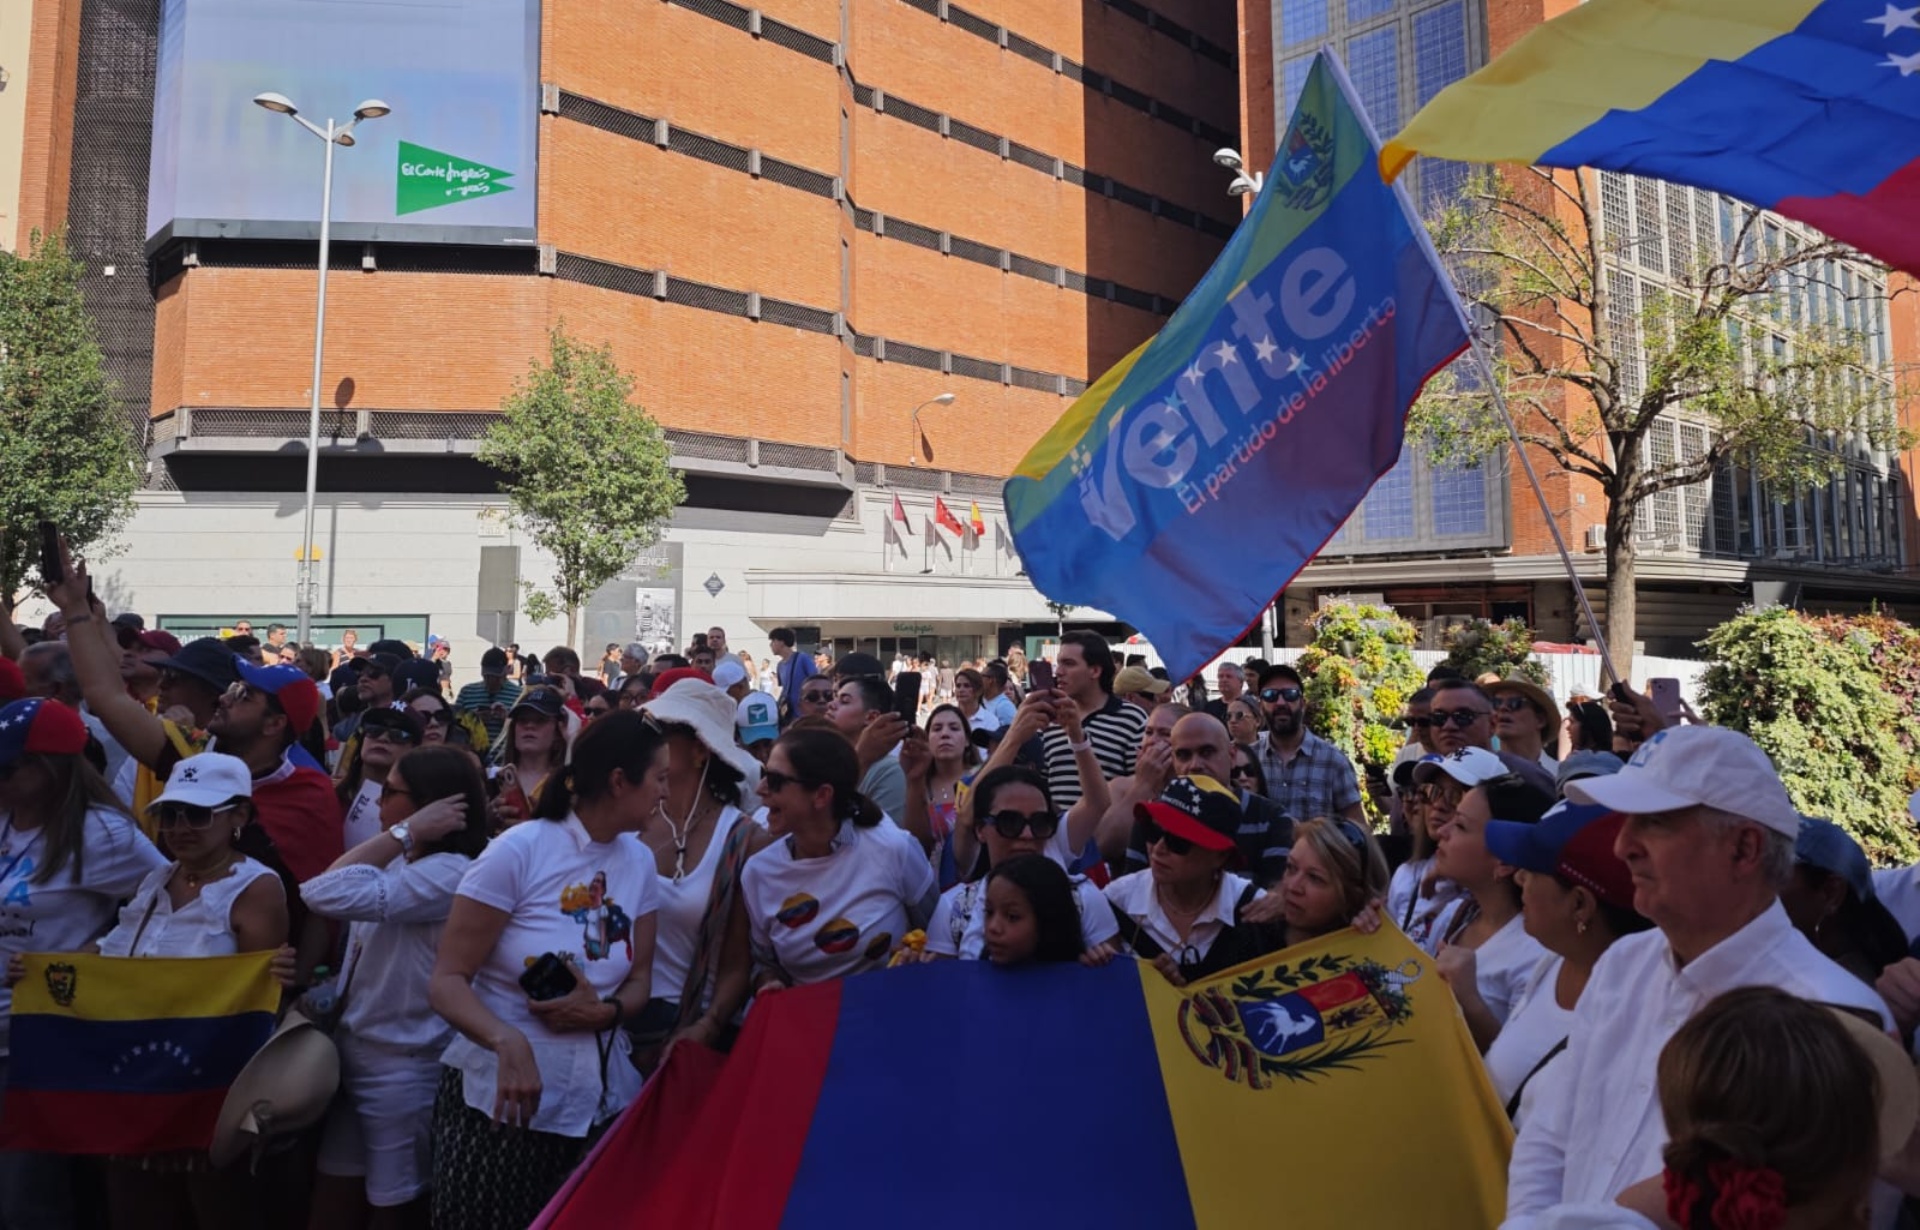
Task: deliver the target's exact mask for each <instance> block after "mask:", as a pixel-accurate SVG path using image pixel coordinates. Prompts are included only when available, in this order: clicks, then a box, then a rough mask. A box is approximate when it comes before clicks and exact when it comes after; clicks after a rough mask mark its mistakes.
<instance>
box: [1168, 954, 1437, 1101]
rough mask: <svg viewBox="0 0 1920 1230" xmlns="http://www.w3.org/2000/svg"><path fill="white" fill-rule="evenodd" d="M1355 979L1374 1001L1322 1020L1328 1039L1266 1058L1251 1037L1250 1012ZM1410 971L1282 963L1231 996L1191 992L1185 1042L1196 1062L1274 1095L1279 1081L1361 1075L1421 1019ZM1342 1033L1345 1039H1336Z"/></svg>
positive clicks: (1342, 961)
mask: <svg viewBox="0 0 1920 1230" xmlns="http://www.w3.org/2000/svg"><path fill="white" fill-rule="evenodd" d="M1344 974H1353V975H1355V976H1356V977H1358V978H1359V980H1360V982H1361V983H1362V984H1363V985H1364V986H1365V987H1366V990H1367V993H1368V994H1367V998H1366V999H1364V1000H1361V1001H1358V1002H1356V1003H1354V1004H1351V1005H1347V1006H1344V1007H1342V1008H1340V1009H1339V1010H1337V1011H1335V1012H1333V1013H1331V1014H1326V1015H1323V1016H1322V1018H1321V1019H1322V1021H1323V1022H1324V1027H1325V1031H1326V1035H1327V1037H1326V1040H1325V1041H1323V1042H1321V1043H1318V1044H1316V1045H1313V1046H1309V1047H1305V1048H1303V1049H1301V1050H1298V1051H1292V1052H1289V1053H1287V1054H1284V1055H1270V1054H1266V1053H1264V1052H1262V1051H1261V1050H1260V1049H1259V1048H1258V1047H1256V1046H1255V1045H1254V1044H1253V1042H1252V1040H1251V1039H1250V1038H1249V1037H1248V1030H1247V1022H1246V1020H1245V1019H1244V1017H1243V1016H1242V1009H1243V1008H1246V1007H1251V1006H1252V1005H1255V1004H1260V1003H1266V1002H1270V1001H1273V1000H1280V999H1285V998H1286V997H1288V996H1290V995H1293V994H1294V993H1295V992H1297V991H1299V990H1300V989H1301V988H1303V987H1308V986H1313V985H1315V984H1317V983H1320V982H1324V981H1327V980H1328V979H1331V978H1336V977H1339V976H1341V975H1344ZM1418 977H1419V973H1418V971H1417V967H1416V972H1415V973H1413V974H1412V975H1411V976H1409V975H1408V974H1407V973H1406V966H1402V967H1401V968H1400V969H1398V970H1389V969H1387V968H1386V967H1385V966H1383V965H1380V964H1377V963H1376V962H1372V961H1357V962H1356V961H1354V960H1352V959H1351V958H1349V957H1341V956H1331V955H1329V956H1318V957H1308V958H1306V959H1304V960H1302V961H1300V962H1299V963H1297V964H1293V963H1288V962H1280V963H1278V964H1275V965H1272V966H1269V967H1267V968H1265V969H1256V970H1253V971H1251V972H1249V973H1247V974H1245V975H1243V976H1241V977H1239V978H1236V979H1235V980H1234V981H1233V983H1232V984H1231V986H1230V988H1229V989H1230V990H1231V991H1232V994H1231V995H1229V994H1227V993H1226V992H1225V991H1222V990H1221V989H1220V988H1218V987H1205V988H1202V989H1200V990H1196V991H1193V992H1190V993H1189V994H1188V995H1187V996H1186V997H1185V998H1183V999H1182V1000H1181V1001H1180V1008H1179V1012H1178V1020H1179V1026H1180V1037H1181V1038H1182V1039H1183V1040H1184V1041H1185V1042H1186V1044H1187V1048H1188V1049H1189V1050H1190V1051H1192V1052H1193V1056H1194V1058H1196V1059H1198V1060H1199V1061H1200V1062H1201V1063H1203V1064H1206V1065H1207V1066H1208V1067H1210V1068H1214V1069H1217V1070H1219V1071H1220V1072H1221V1074H1222V1075H1224V1076H1225V1077H1226V1078H1227V1079H1228V1080H1229V1081H1232V1082H1233V1083H1234V1084H1244V1085H1246V1086H1247V1087H1248V1088H1250V1089H1271V1088H1273V1086H1274V1081H1275V1080H1276V1078H1277V1079H1280V1080H1285V1081H1289V1082H1296V1083H1311V1082H1313V1081H1316V1080H1320V1079H1323V1078H1325V1077H1327V1076H1329V1075H1330V1074H1332V1073H1334V1072H1339V1071H1354V1070H1356V1069H1357V1068H1358V1067H1359V1066H1360V1065H1361V1063H1362V1062H1364V1061H1365V1060H1366V1059H1367V1058H1368V1057H1370V1056H1374V1055H1376V1054H1377V1052H1379V1051H1382V1050H1385V1049H1386V1048H1388V1047H1392V1046H1402V1045H1405V1043H1406V1039H1404V1038H1394V1037H1392V1036H1391V1035H1392V1033H1393V1031H1394V1030H1395V1029H1396V1028H1397V1027H1398V1026H1400V1025H1403V1024H1405V1023H1406V1022H1407V1021H1408V1020H1410V1019H1411V1018H1412V1016H1413V1004H1412V1001H1411V1000H1410V999H1409V998H1408V996H1407V993H1406V990H1405V988H1406V985H1407V983H1409V982H1411V981H1413V980H1414V979H1415V978H1418ZM1335 1035H1338V1036H1335Z"/></svg>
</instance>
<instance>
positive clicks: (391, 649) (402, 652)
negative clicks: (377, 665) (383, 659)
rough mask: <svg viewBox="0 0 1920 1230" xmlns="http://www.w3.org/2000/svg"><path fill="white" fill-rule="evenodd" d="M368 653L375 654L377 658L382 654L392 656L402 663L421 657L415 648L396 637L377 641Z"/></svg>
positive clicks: (368, 649) (368, 647)
mask: <svg viewBox="0 0 1920 1230" xmlns="http://www.w3.org/2000/svg"><path fill="white" fill-rule="evenodd" d="M367 652H368V653H370V654H373V655H374V656H375V657H378V656H380V655H381V654H392V655H393V656H394V657H396V658H399V659H400V660H401V661H405V660H406V659H408V658H414V657H418V656H419V655H418V654H416V653H414V652H413V646H411V645H409V644H407V643H406V642H405V641H403V640H400V639H398V638H396V637H386V638H384V639H382V640H378V641H375V642H374V643H373V644H371V645H369V646H367Z"/></svg>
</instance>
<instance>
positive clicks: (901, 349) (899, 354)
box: [887, 342, 941, 372]
mask: <svg viewBox="0 0 1920 1230" xmlns="http://www.w3.org/2000/svg"><path fill="white" fill-rule="evenodd" d="M887 362H889V363H905V364H906V365H907V366H909V367H930V368H932V369H933V370H934V371H936V372H937V371H939V370H940V366H941V365H940V352H939V351H937V350H928V349H927V348H926V347H925V346H913V345H909V344H908V343H906V342H888V343H887Z"/></svg>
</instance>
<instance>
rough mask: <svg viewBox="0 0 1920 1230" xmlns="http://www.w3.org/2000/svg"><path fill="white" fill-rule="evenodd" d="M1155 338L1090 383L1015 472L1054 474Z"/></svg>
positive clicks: (1032, 475) (1039, 475) (1039, 476)
mask: <svg viewBox="0 0 1920 1230" xmlns="http://www.w3.org/2000/svg"><path fill="white" fill-rule="evenodd" d="M1158 336H1159V334H1157V333H1156V334H1154V337H1158ZM1153 340H1154V339H1153V338H1152V337H1150V338H1148V339H1147V340H1146V341H1144V342H1141V343H1140V344H1139V345H1138V346H1135V347H1134V348H1133V352H1132V353H1131V354H1129V355H1127V357H1126V358H1124V359H1122V360H1120V361H1119V362H1118V363H1115V364H1114V365H1113V366H1112V367H1110V368H1108V369H1107V373H1106V374H1105V375H1104V376H1102V377H1100V379H1098V380H1096V381H1094V382H1093V383H1092V384H1090V385H1088V386H1087V391H1086V392H1084V393H1082V394H1080V396H1079V397H1077V398H1075V399H1074V402H1073V404H1072V405H1071V406H1068V407H1067V412H1066V413H1065V414H1062V415H1061V416H1060V418H1059V421H1057V422H1056V423H1054V425H1053V426H1052V427H1051V428H1050V429H1049V430H1048V431H1047V434H1046V435H1044V436H1041V437H1040V439H1039V440H1038V441H1037V442H1035V444H1034V446H1033V447H1032V448H1030V449H1028V450H1027V455H1026V456H1025V457H1022V458H1021V459H1020V464H1019V465H1017V466H1015V467H1014V468H1013V472H1014V473H1015V474H1022V475H1025V476H1026V477H1028V478H1031V479H1044V478H1045V477H1046V476H1047V475H1048V474H1049V473H1051V472H1052V470H1053V467H1055V466H1057V465H1059V464H1060V461H1061V459H1062V458H1064V457H1065V456H1066V455H1067V454H1068V453H1071V452H1072V451H1073V449H1074V446H1075V445H1076V444H1079V443H1080V440H1081V438H1082V437H1084V436H1085V435H1086V434H1087V429H1088V428H1090V427H1092V426H1093V421H1094V420H1095V419H1097V418H1099V417H1100V411H1101V410H1103V409H1105V408H1106V404H1107V398H1109V397H1111V396H1113V391H1114V390H1115V389H1117V388H1119V387H1120V382H1121V381H1122V380H1125V379H1126V378H1127V373H1128V372H1130V371H1132V370H1133V365H1134V364H1135V363H1137V362H1139V360H1140V356H1141V355H1142V354H1145V353H1146V349H1147V347H1149V346H1151V345H1153Z"/></svg>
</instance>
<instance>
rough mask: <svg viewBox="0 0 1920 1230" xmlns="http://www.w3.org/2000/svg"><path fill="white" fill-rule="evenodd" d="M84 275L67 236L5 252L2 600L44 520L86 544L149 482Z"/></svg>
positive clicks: (11, 596)
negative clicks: (116, 391) (110, 373)
mask: <svg viewBox="0 0 1920 1230" xmlns="http://www.w3.org/2000/svg"><path fill="white" fill-rule="evenodd" d="M80 273H81V266H80V262H79V261H77V260H75V259H74V258H73V257H72V256H71V255H69V254H68V252H67V248H66V244H65V242H64V241H63V240H62V238H61V236H60V235H59V234H58V233H55V234H51V235H47V236H44V237H43V236H41V235H40V234H39V233H38V232H35V233H34V235H33V237H32V240H31V243H30V244H29V250H28V253H27V255H25V256H19V255H14V254H10V253H0V602H5V603H6V605H7V607H8V609H12V607H13V606H14V605H15V604H16V603H17V602H18V601H19V599H20V598H21V597H22V596H23V591H24V590H25V588H26V586H27V577H28V571H29V569H30V568H35V569H37V561H38V559H39V550H40V537H39V534H38V532H37V530H36V523H37V522H39V521H43V520H45V521H52V522H54V523H55V524H57V525H58V526H59V527H60V528H61V530H62V531H63V532H64V533H65V534H66V536H67V541H68V542H69V543H70V544H72V546H73V548H74V550H75V551H76V552H82V551H85V550H86V549H87V547H89V546H90V545H94V544H98V543H101V542H102V541H104V540H106V539H108V538H110V537H111V536H112V535H113V534H114V532H115V531H116V530H118V529H119V528H120V526H121V525H123V524H124V523H125V522H126V520H127V518H128V517H129V516H131V515H132V513H133V493H134V492H135V491H137V490H139V487H140V475H141V465H142V463H143V461H144V458H143V457H142V456H141V453H140V442H139V441H138V440H137V439H136V438H135V435H134V430H133V425H132V423H131V422H130V421H129V420H128V419H127V417H126V416H125V415H124V414H123V413H122V412H121V411H120V409H119V408H118V407H117V406H115V405H114V401H113V388H112V384H111V383H110V381H109V380H108V377H107V371H106V366H105V364H104V362H103V360H102V358H101V353H100V342H99V339H98V337H97V336H96V334H95V332H94V327H93V318H92V317H91V316H90V315H89V314H88V313H87V308H86V304H85V303H84V302H82V300H81V297H80Z"/></svg>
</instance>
